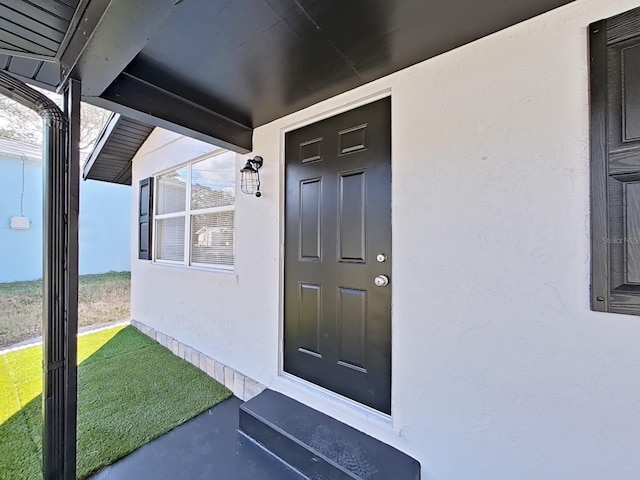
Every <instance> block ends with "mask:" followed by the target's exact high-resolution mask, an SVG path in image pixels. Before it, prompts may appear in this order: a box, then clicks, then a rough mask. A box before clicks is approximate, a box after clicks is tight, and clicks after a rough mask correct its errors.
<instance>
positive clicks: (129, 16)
mask: <svg viewBox="0 0 640 480" xmlns="http://www.w3.org/2000/svg"><path fill="white" fill-rule="evenodd" d="M180 1H181V0H136V1H134V2H132V1H131V0H91V1H89V2H88V4H87V5H86V9H85V11H84V13H83V15H82V18H81V20H80V22H79V23H78V25H77V26H76V28H75V31H74V32H73V33H72V34H71V36H70V38H69V40H68V43H67V45H66V47H65V49H64V52H62V54H61V55H60V65H61V67H62V81H61V82H60V85H65V83H66V81H67V80H68V79H69V78H71V77H73V78H77V79H81V80H82V94H83V95H84V96H90V97H97V96H98V95H100V94H102V92H104V90H105V89H106V88H107V87H108V86H109V85H110V84H111V82H113V81H114V80H115V79H116V77H117V76H118V75H119V74H120V72H122V71H123V70H124V69H125V67H126V66H127V65H128V64H129V63H130V62H131V60H133V59H134V58H135V56H136V55H138V53H140V51H141V50H142V48H143V47H144V46H145V45H146V43H147V42H148V41H149V39H150V38H151V35H152V34H153V33H154V32H155V31H156V30H157V29H158V28H159V27H160V26H161V25H162V24H163V23H164V21H165V20H166V19H167V17H168V16H169V14H170V13H171V12H172V11H173V9H174V8H177V5H178V4H179V3H180Z"/></svg>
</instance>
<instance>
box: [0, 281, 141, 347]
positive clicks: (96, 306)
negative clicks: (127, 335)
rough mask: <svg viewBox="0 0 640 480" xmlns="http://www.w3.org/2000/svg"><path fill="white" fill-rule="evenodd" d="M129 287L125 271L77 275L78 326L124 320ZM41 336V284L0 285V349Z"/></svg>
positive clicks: (39, 282) (34, 282)
mask: <svg viewBox="0 0 640 480" xmlns="http://www.w3.org/2000/svg"><path fill="white" fill-rule="evenodd" d="M130 284H131V274H130V273H129V272H110V273H104V274H100V275H82V276H80V279H79V286H78V295H79V296H78V322H79V324H80V327H84V326H87V325H101V324H105V323H114V322H119V321H122V320H127V319H128V318H129V315H130V313H129V312H130ZM41 335H42V281H41V280H36V281H33V282H14V283H0V349H2V348H6V347H8V346H10V345H13V344H15V343H19V342H22V341H24V340H27V339H30V338H34V337H39V336H41Z"/></svg>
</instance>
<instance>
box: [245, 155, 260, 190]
mask: <svg viewBox="0 0 640 480" xmlns="http://www.w3.org/2000/svg"><path fill="white" fill-rule="evenodd" d="M260 167H262V157H253V158H250V159H249V160H247V163H246V164H245V166H244V168H243V169H242V170H240V173H241V175H242V177H240V190H242V193H246V194H247V195H253V194H255V196H256V197H261V196H262V192H260V173H259V172H258V170H260Z"/></svg>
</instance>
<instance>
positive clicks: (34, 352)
mask: <svg viewBox="0 0 640 480" xmlns="http://www.w3.org/2000/svg"><path fill="white" fill-rule="evenodd" d="M41 356H42V348H41V347H39V346H38V347H31V348H26V349H23V350H18V351H14V352H9V353H6V354H4V355H0V479H2V480H5V479H6V480H21V479H25V480H31V479H40V478H42V475H41V473H40V472H41V452H42V431H41V430H42V396H41V391H42V372H41V362H42V357H41ZM78 361H79V362H80V367H79V387H78V477H79V478H85V477H87V476H88V475H89V474H91V473H94V472H96V471H97V470H99V469H100V468H102V467H104V466H106V465H109V464H110V463H113V462H114V461H115V460H117V459H119V458H122V457H123V456H125V455H126V454H128V453H130V452H132V451H133V450H135V449H136V448H138V447H140V446H142V445H144V444H145V443H147V442H149V441H150V440H153V439H154V438H156V437H158V436H160V435H162V434H163V433H166V432H168V431H169V430H171V429H172V428H174V427H176V426H178V425H180V424H181V423H183V422H185V421H186V420H188V419H190V418H192V417H194V416H195V415H197V414H199V413H201V412H203V411H205V410H207V409H208V408H210V407H212V406H213V405H215V404H217V403H219V402H221V401H222V400H225V399H226V398H228V397H229V396H231V392H230V391H229V390H227V389H226V388H225V387H224V386H222V385H220V384H219V383H217V382H216V381H215V380H213V379H211V378H210V377H208V376H207V375H206V374H205V373H204V372H202V371H200V370H198V369H197V368H195V367H194V366H192V365H190V364H188V363H187V362H185V361H184V360H181V359H179V358H177V357H175V356H174V355H173V354H171V352H169V351H168V350H167V349H165V348H164V347H162V346H160V345H158V344H157V343H155V342H154V341H153V340H151V339H149V338H148V337H146V336H144V335H142V334H141V333H139V332H138V331H137V330H135V329H134V328H132V327H124V328H123V327H119V328H112V329H108V330H103V331H100V332H97V333H93V334H89V335H84V336H81V337H79V340H78Z"/></svg>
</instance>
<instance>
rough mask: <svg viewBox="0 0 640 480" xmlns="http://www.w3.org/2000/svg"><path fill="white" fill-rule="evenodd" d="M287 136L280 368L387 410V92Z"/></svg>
mask: <svg viewBox="0 0 640 480" xmlns="http://www.w3.org/2000/svg"><path fill="white" fill-rule="evenodd" d="M285 142H286V143H285V159H286V201H285V222H286V227H285V229H286V233H285V293H284V295H285V311H284V315H285V326H284V370H285V371H286V372H288V373H291V374H293V375H295V376H297V377H300V378H303V379H305V380H308V381H310V382H313V383H315V384H317V385H320V386H322V387H325V388H327V389H329V390H332V391H334V392H337V393H339V394H341V395H344V396H345V397H349V398H351V399H353V400H356V401H357V402H360V403H363V404H365V405H368V406H370V407H372V408H375V409H376V410H379V411H381V412H384V413H391V280H392V279H391V99H390V98H385V99H383V100H379V101H376V102H374V103H370V104H368V105H365V106H363V107H359V108H356V109H354V110H351V111H349V112H346V113H342V114H340V115H337V116H335V117H332V118H329V119H327V120H322V121H320V122H318V123H315V124H313V125H309V126H306V127H303V128H300V129H298V130H295V131H292V132H289V133H287V135H286V139H285Z"/></svg>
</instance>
